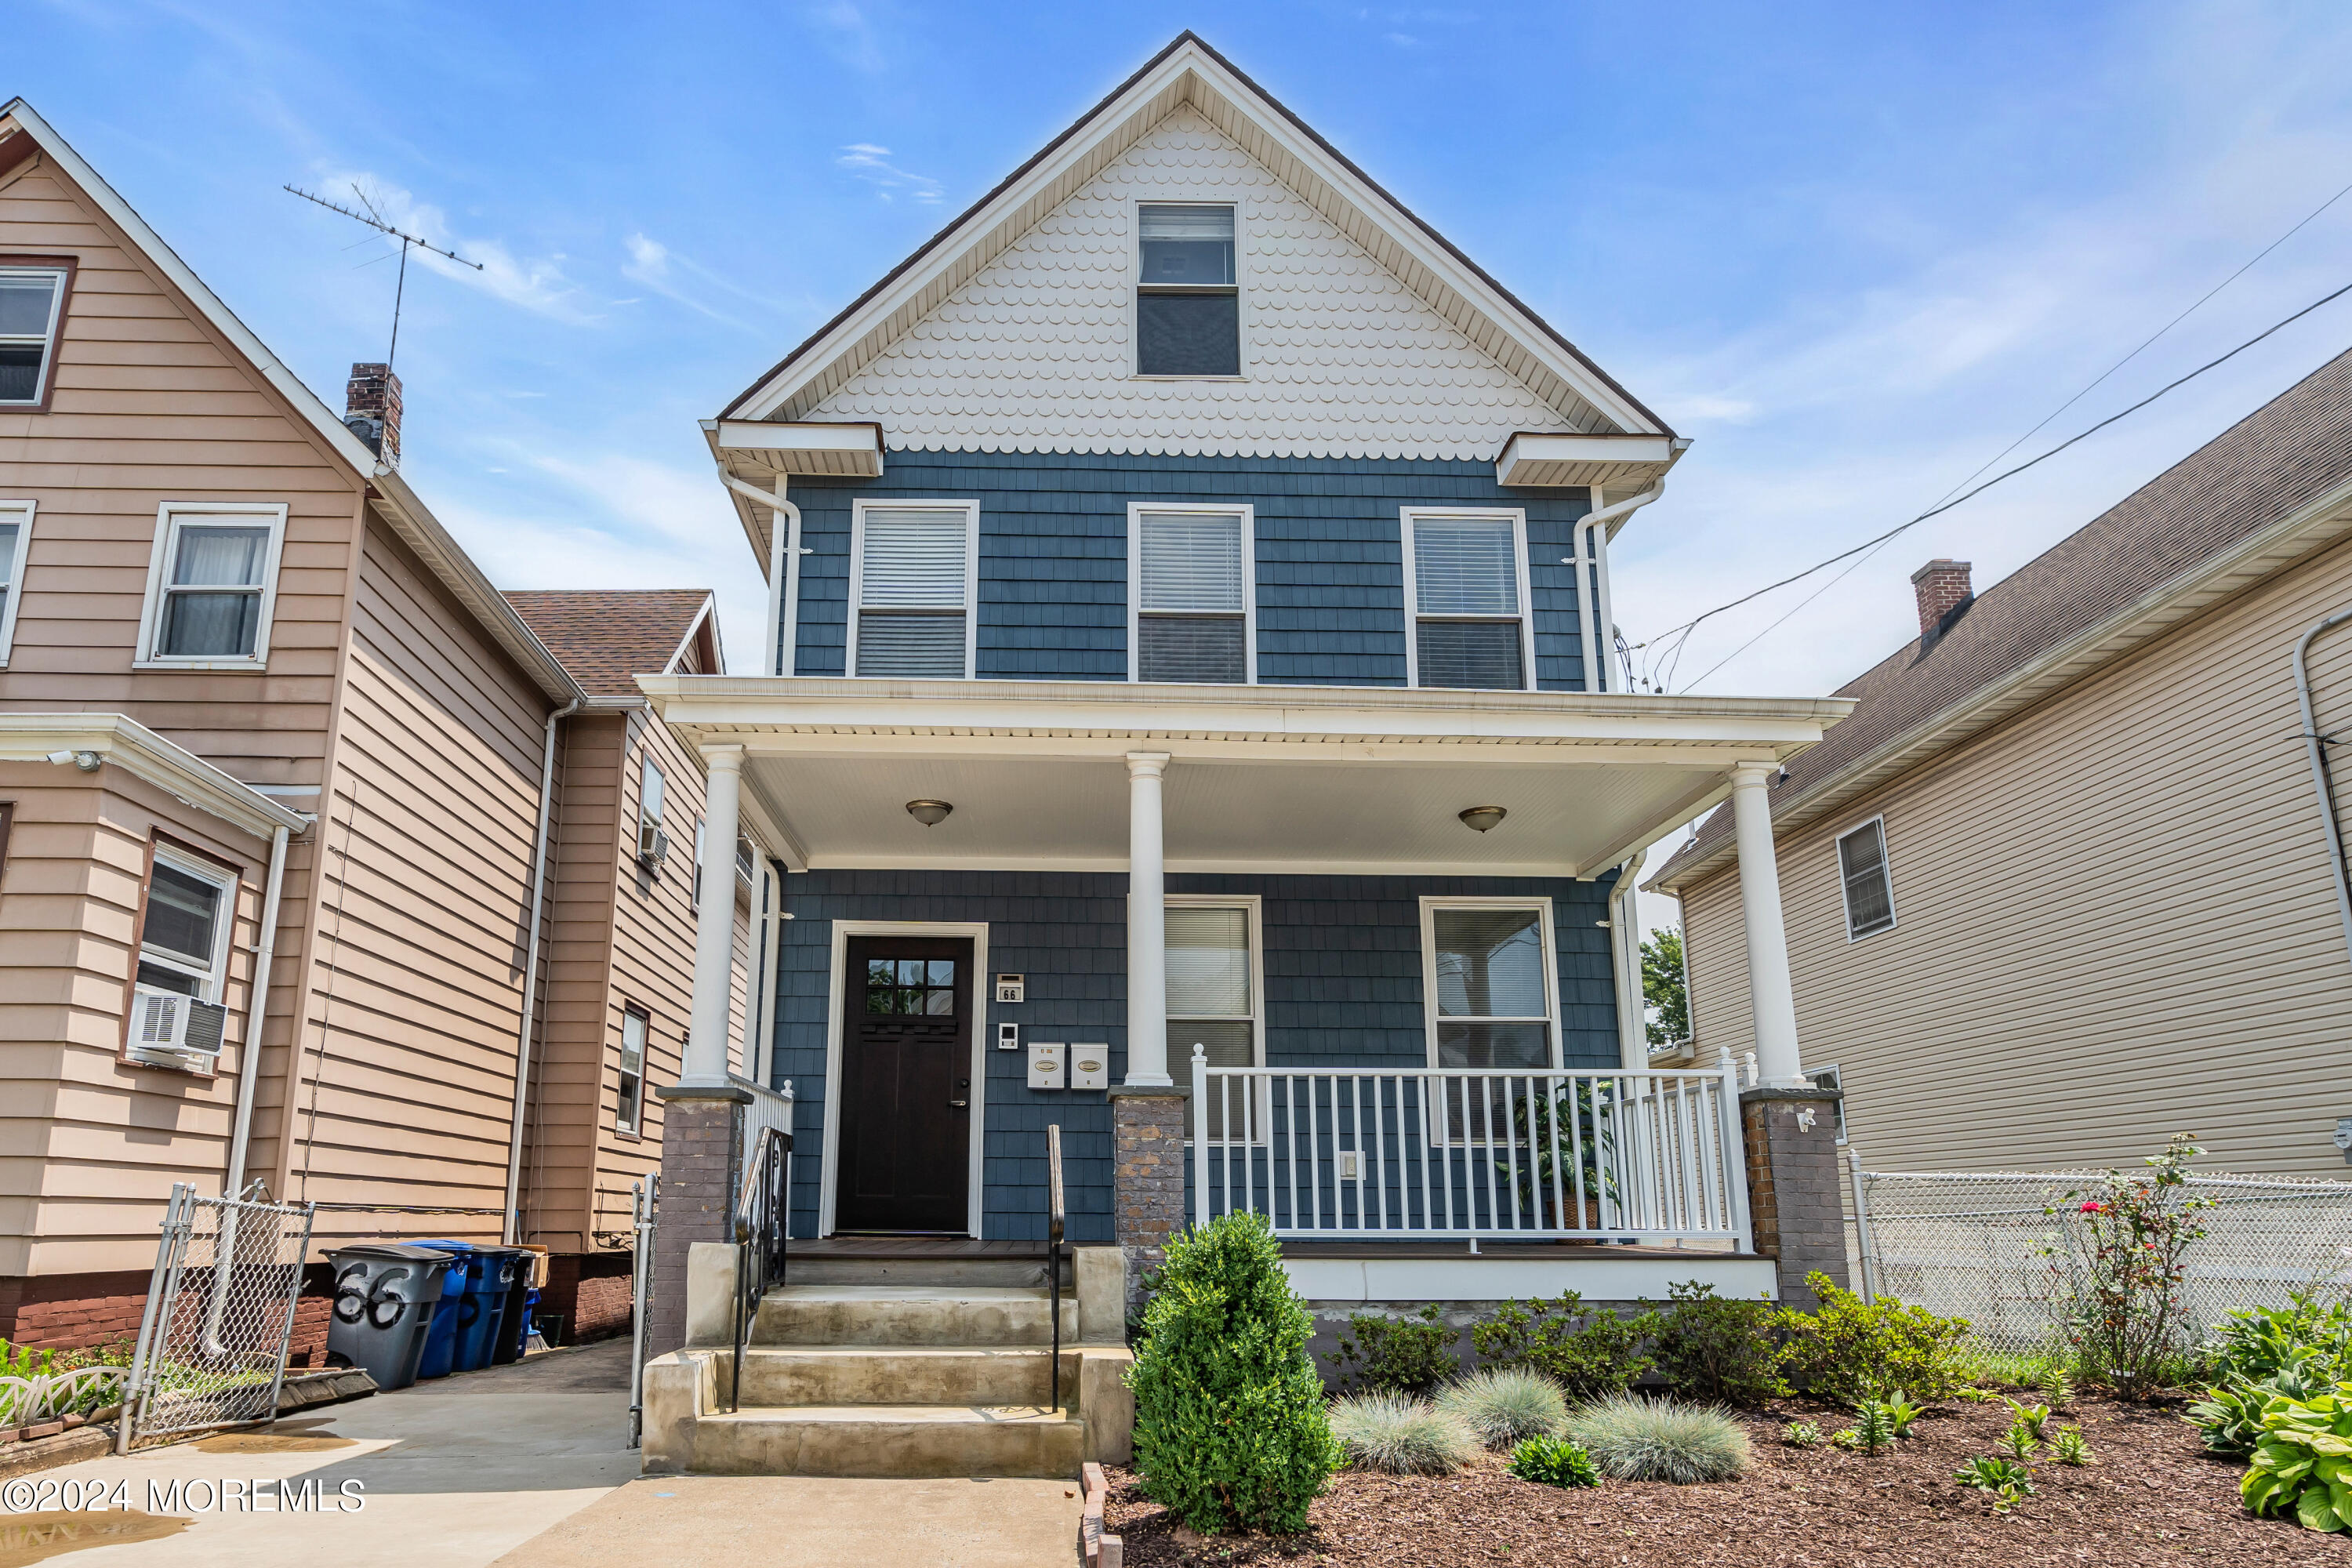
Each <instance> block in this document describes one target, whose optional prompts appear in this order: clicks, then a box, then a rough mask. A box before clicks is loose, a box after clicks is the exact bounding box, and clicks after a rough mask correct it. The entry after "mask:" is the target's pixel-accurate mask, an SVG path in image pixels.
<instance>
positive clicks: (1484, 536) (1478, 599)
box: [1412, 517, 1519, 616]
mask: <svg viewBox="0 0 2352 1568" xmlns="http://www.w3.org/2000/svg"><path fill="white" fill-rule="evenodd" d="M1515 537H1516V531H1515V530H1514V529H1513V527H1512V524H1511V520H1510V519H1509V518H1507V517H1496V518H1486V517H1427V518H1415V519H1414V520H1413V524H1412V577H1413V593H1414V596H1415V598H1416V599H1417V600H1418V607H1419V609H1420V611H1421V613H1422V614H1423V615H1424V616H1516V615H1517V614H1518V613H1519V573H1518V563H1517V562H1516V561H1514V560H1513V559H1512V542H1513V540H1514V539H1515Z"/></svg>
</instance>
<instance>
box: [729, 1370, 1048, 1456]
mask: <svg viewBox="0 0 2352 1568" xmlns="http://www.w3.org/2000/svg"><path fill="white" fill-rule="evenodd" d="M746 1370H747V1371H748V1370H749V1368H748V1366H747V1368H746ZM1085 1449H1086V1426H1085V1424H1084V1423H1083V1422H1080V1421H1077V1420H1075V1419H1073V1418H1072V1417H1071V1416H1070V1415H1069V1414H1068V1412H1066V1411H1061V1410H1046V1409H1044V1408H1042V1407H1039V1406H1035V1405H1028V1406H1012V1407H996V1408H991V1407H986V1406H979V1405H794V1406H789V1407H761V1406H757V1405H746V1406H745V1407H744V1408H743V1409H741V1410H740V1411H737V1412H735V1413H733V1414H731V1415H704V1416H701V1417H700V1418H698V1420H697V1421H696V1423H695V1435H694V1461H693V1465H692V1468H693V1469H695V1470H696V1471H697V1472H698V1473H700V1474H704V1475H721V1476H843V1477H887V1478H909V1479H913V1478H937V1477H947V1476H1043V1477H1054V1478H1063V1477H1072V1476H1076V1474H1077V1473H1078V1467H1079V1465H1080V1464H1081V1463H1082V1462H1083V1460H1084V1454H1085Z"/></svg>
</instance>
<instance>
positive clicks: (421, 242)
mask: <svg viewBox="0 0 2352 1568" xmlns="http://www.w3.org/2000/svg"><path fill="white" fill-rule="evenodd" d="M285 189H286V190H287V191H288V192H289V194H291V195H298V196H300V197H301V198H302V199H303V200H304V201H306V202H316V203H318V204H319V205H320V206H322V207H324V208H326V209H327V210H328V211H329V212H332V213H341V214H342V215H343V216H345V217H347V218H350V219H352V221H353V222H355V223H363V224H365V225H367V226H368V227H370V228H373V229H379V230H382V231H383V233H385V234H388V235H390V236H391V237H393V238H394V239H396V240H398V241H400V278H399V280H398V281H397V282H395V283H394V285H393V286H392V347H391V348H390V349H389V350H387V351H386V352H385V353H384V356H383V364H384V368H385V369H386V370H390V369H391V368H392V359H393V355H394V354H396V353H399V352H400V300H401V297H402V296H403V295H404V294H405V293H406V292H407V291H408V247H410V246H412V245H413V246H415V247H417V248H418V249H419V250H429V251H431V252H432V253H433V254H434V255H436V256H446V257H447V258H449V259H450V260H452V261H454V262H456V263H457V265H458V266H460V267H470V268H473V269H474V270H475V271H477V272H479V271H481V270H482V264H481V263H480V262H478V261H468V260H467V259H466V258H464V257H462V256H460V255H458V254H457V252H456V251H454V250H444V249H442V248H441V247H439V246H437V245H435V244H434V243H433V242H432V241H430V240H426V239H420V238H418V237H416V236H415V235H413V234H410V233H409V232H408V231H407V230H405V229H398V228H394V227H393V226H392V225H390V224H388V223H386V222H384V221H383V214H381V213H379V212H377V211H376V210H375V204H374V203H373V202H372V201H370V200H368V198H367V193H366V192H365V191H362V190H361V189H360V188H359V187H358V186H357V185H353V186H352V195H355V196H357V197H359V199H360V205H362V206H363V207H365V208H367V211H365V212H363V213H357V212H353V211H352V209H351V208H349V207H347V206H345V205H342V204H341V203H340V202H331V201H329V200H328V199H327V198H326V197H324V196H320V195H311V194H310V192H309V191H306V190H303V189H301V188H300V187H299V186H297V185H288V186H286V187H285Z"/></svg>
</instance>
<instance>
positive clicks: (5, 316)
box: [0, 267, 66, 408]
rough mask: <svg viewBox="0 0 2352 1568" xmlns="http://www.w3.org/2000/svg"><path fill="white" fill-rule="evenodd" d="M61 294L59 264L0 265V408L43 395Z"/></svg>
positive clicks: (31, 403)
mask: <svg viewBox="0 0 2352 1568" xmlns="http://www.w3.org/2000/svg"><path fill="white" fill-rule="evenodd" d="M65 296H66V274H65V269H64V268H61V267H60V268H50V267H0V408H9V407H36V408H37V407H38V406H39V405H41V404H42V403H43V402H45V401H46V400H47V396H48V391H49V371H50V368H51V362H52V361H53V359H54V358H55V356H56V353H57V342H58V317H59V316H60V315H62V314H63V313H64V311H63V306H64V303H65Z"/></svg>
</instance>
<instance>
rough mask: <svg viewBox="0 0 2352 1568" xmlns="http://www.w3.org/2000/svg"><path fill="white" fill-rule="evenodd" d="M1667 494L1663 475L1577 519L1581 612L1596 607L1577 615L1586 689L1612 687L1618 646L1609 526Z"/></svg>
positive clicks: (1598, 489) (1596, 489)
mask: <svg viewBox="0 0 2352 1568" xmlns="http://www.w3.org/2000/svg"><path fill="white" fill-rule="evenodd" d="M1592 493H1593V495H1594V497H1595V499H1598V498H1599V496H1600V494H1601V487H1600V486H1598V485H1595V486H1593V487H1592ZM1665 493H1666V481H1665V479H1664V477H1663V476H1661V477H1660V478H1658V479H1655V480H1654V481H1652V483H1651V485H1650V488H1649V489H1645V490H1643V491H1642V492H1641V494H1639V495H1633V496H1628V497H1626V498H1625V499H1624V500H1621V501H1612V502H1611V503H1610V504H1609V505H1607V506H1604V507H1599V508H1596V509H1595V510H1591V511H1588V512H1586V513H1585V514H1584V516H1583V517H1582V518H1580V519H1579V520H1578V521H1577V524H1576V531H1575V534H1574V538H1575V541H1576V554H1575V556H1574V557H1573V558H1572V559H1573V560H1574V562H1575V564H1576V595H1577V606H1578V608H1579V610H1580V611H1581V610H1582V608H1583V607H1584V606H1585V605H1588V604H1589V605H1591V607H1592V613H1591V615H1582V614H1580V615H1579V616H1577V619H1578V620H1580V621H1581V622H1582V623H1583V624H1584V638H1583V643H1584V646H1583V649H1582V652H1583V654H1584V659H1585V664H1584V689H1586V690H1587V691H1602V690H1606V689H1608V682H1607V679H1606V677H1607V674H1608V668H1607V667H1608V659H1609V656H1610V654H1611V653H1612V652H1613V651H1614V650H1615V648H1616V645H1617V627H1616V624H1615V622H1614V621H1613V620H1612V619H1611V617H1610V612H1609V533H1608V528H1609V525H1610V524H1611V523H1612V522H1616V521H1619V520H1620V519H1622V518H1626V517H1630V516H1632V515H1633V513H1635V512H1637V511H1639V510H1642V509H1643V507H1645V506H1647V505H1649V504H1650V503H1651V502H1652V501H1654V500H1657V499H1658V498H1659V497H1660V496H1662V495H1664V494H1665ZM1588 574H1590V577H1591V584H1592V596H1591V598H1590V599H1587V598H1586V597H1585V583H1586V579H1587V575H1588Z"/></svg>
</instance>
